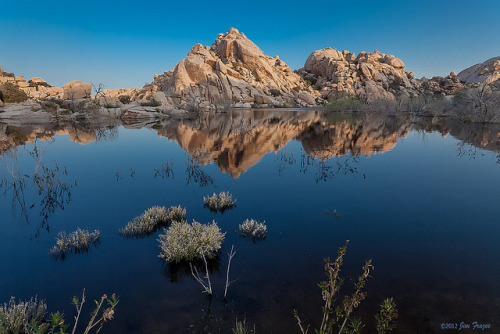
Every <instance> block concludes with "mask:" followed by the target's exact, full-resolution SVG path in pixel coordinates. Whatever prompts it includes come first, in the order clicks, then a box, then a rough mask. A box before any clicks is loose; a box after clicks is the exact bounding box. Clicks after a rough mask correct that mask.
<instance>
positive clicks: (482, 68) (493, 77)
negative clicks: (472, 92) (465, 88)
mask: <svg viewBox="0 0 500 334" xmlns="http://www.w3.org/2000/svg"><path fill="white" fill-rule="evenodd" d="M458 78H459V79H460V80H461V81H464V82H465V83H468V84H486V85H489V84H497V85H500V57H495V58H491V59H488V60H487V61H485V62H483V63H479V64H476V65H474V66H471V67H469V68H466V69H465V70H463V71H462V72H460V73H458Z"/></svg>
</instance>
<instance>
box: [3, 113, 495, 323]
mask: <svg viewBox="0 0 500 334" xmlns="http://www.w3.org/2000/svg"><path fill="white" fill-rule="evenodd" d="M499 134H500V127H498V126H494V125H471V124H461V123H455V122H452V121H450V120H446V119H408V118H399V117H382V116H366V115H365V116H353V115H342V114H326V113H323V112H321V111H311V110H296V111H265V110H260V111H245V112H243V111H240V112H232V113H229V114H216V115H210V116H207V115H206V116H203V117H201V118H196V117H189V118H184V119H171V120H165V121H162V122H159V123H154V122H140V121H137V122H133V123H129V124H121V123H118V122H117V121H105V122H100V123H99V124H97V123H95V124H90V123H81V122H80V123H78V124H64V123H61V124H38V125H20V124H2V123H0V148H1V151H2V152H3V161H2V163H1V164H0V165H1V166H2V173H3V176H4V177H3V180H4V183H3V184H2V189H1V190H2V197H0V212H1V218H0V219H1V220H0V254H1V274H0V301H1V302H6V301H8V299H9V298H10V296H16V298H20V299H29V298H30V297H32V296H35V295H37V296H38V297H39V298H42V299H45V300H46V302H47V304H48V306H49V311H55V310H56V309H58V310H61V311H64V312H65V314H66V319H67V321H71V319H72V317H73V315H74V308H73V306H72V305H70V303H71V298H72V296H74V295H80V294H81V292H82V290H83V288H85V289H86V291H87V294H88V300H91V299H92V298H94V299H96V298H99V297H100V295H102V294H103V293H107V294H111V293H113V292H114V293H116V294H118V295H119V296H120V303H119V304H118V309H117V313H116V317H115V319H114V320H113V321H112V322H110V323H108V324H106V326H105V327H104V330H105V332H110V333H123V332H127V333H228V332H231V331H230V328H232V327H233V326H234V322H235V320H236V319H239V320H242V319H244V318H246V322H247V324H250V325H251V326H252V327H253V324H255V327H256V331H257V332H258V333H290V332H299V330H298V327H297V324H296V320H295V319H294V317H293V310H294V309H297V311H298V312H299V314H300V315H301V317H302V320H303V322H304V323H305V324H309V323H310V324H311V327H314V326H315V325H316V327H317V326H318V324H319V321H320V320H321V305H322V299H321V292H320V289H319V288H318V287H317V283H318V282H320V281H322V280H323V279H324V278H325V276H324V269H323V258H325V257H335V256H336V251H337V249H338V247H340V246H342V245H343V244H344V243H345V241H346V240H350V242H349V247H348V250H347V255H346V257H345V264H344V267H343V270H342V276H343V277H344V278H345V287H344V289H343V290H342V291H341V294H340V296H341V297H342V296H344V295H345V294H347V293H349V292H351V291H352V285H353V283H354V281H355V280H356V279H357V276H358V275H359V274H360V273H361V267H362V265H363V264H364V261H365V260H366V259H370V258H371V259H373V264H374V266H375V270H374V271H373V273H372V278H370V279H369V281H368V284H367V287H366V291H367V299H366V300H365V301H363V303H362V304H361V306H360V307H359V309H358V310H357V311H356V316H357V317H361V318H362V320H363V322H364V323H365V324H366V328H365V329H367V332H373V330H372V329H373V328H374V326H375V324H374V314H375V313H376V312H377V310H378V305H379V304H380V303H381V302H382V300H383V299H384V298H386V297H394V298H395V300H396V303H397V305H398V307H397V308H398V310H399V318H398V321H397V332H399V333H438V332H442V330H441V327H440V326H441V323H444V322H446V323H460V322H464V323H472V322H474V321H478V322H480V323H489V324H491V326H492V329H491V330H489V331H490V332H498V331H500V329H499V328H500V321H499V319H500V290H499V289H498V287H497V284H498V281H499V279H500V266H499V261H498V258H499V255H500V246H499V244H498V241H497V238H498V235H499V232H500V225H499V224H498V221H499V220H498V217H499V216H500V206H499V205H498V204H499V199H500V196H499V193H498V189H500V161H499V160H500V155H499V153H498V152H500V137H499ZM35 150H36V151H35ZM34 152H38V155H36V154H34ZM29 153H31V154H32V155H33V156H34V157H33V156H31V155H30V154H29ZM14 158H17V159H18V161H19V174H16V175H20V179H25V181H26V182H25V186H24V187H23V188H22V190H23V191H22V192H20V191H19V189H20V188H19V186H18V187H17V188H16V189H18V191H17V193H16V192H15V191H14V188H13V187H12V177H11V176H10V175H9V173H8V170H14V172H15V173H17V169H16V168H14V169H12V161H13V159H14ZM35 158H36V159H38V160H39V161H40V162H42V163H43V166H45V167H46V168H48V170H50V171H55V172H54V174H53V176H54V177H53V178H52V179H50V178H49V179H50V180H51V181H57V182H55V183H49V184H50V186H45V187H42V188H41V189H39V188H37V187H36V186H35V185H34V184H33V182H31V179H28V178H27V177H24V176H23V175H24V174H26V175H32V174H33V172H34V168H35V167H36V163H35V161H36V159H35ZM167 163H168V167H169V168H165V166H167ZM162 166H163V167H162ZM56 167H59V170H56ZM39 168H40V167H39ZM39 190H40V191H39ZM220 191H229V192H231V194H233V196H234V197H235V198H236V199H237V204H238V205H237V207H236V208H235V209H232V210H229V211H226V212H225V213H224V214H222V215H221V214H220V213H218V214H214V213H212V212H210V211H209V210H208V209H206V208H203V196H206V195H211V194H212V193H213V192H220ZM153 205H161V206H167V207H168V206H171V205H181V206H183V207H186V209H187V218H188V220H192V219H196V220H197V221H200V222H203V223H206V222H210V221H212V220H216V221H217V222H218V224H219V226H220V227H221V229H222V230H223V231H225V232H227V234H226V239H225V242H224V244H223V247H222V250H221V252H220V256H219V259H218V261H216V263H214V264H212V265H213V268H212V275H211V279H212V282H213V284H214V296H213V297H212V298H211V299H208V298H207V297H206V295H204V294H202V293H201V290H202V287H201V286H200V285H199V284H198V283H197V282H196V281H195V280H194V279H193V278H192V277H191V276H190V272H189V271H188V270H186V268H174V267H172V266H169V265H167V264H165V263H163V262H162V261H161V260H160V258H159V257H158V254H159V247H158V242H157V238H158V234H156V235H154V236H151V237H147V238H143V239H125V238H123V237H121V236H120V235H119V234H118V229H119V228H121V227H123V226H125V225H126V223H127V222H128V221H130V220H131V219H133V218H134V217H135V216H137V215H139V214H140V213H142V212H143V211H144V210H145V209H147V208H149V207H151V206H153ZM334 210H335V214H334V213H333V212H334ZM247 218H254V219H257V220H261V221H262V220H265V221H266V223H267V225H268V236H267V239H266V240H263V241H256V242H252V240H249V239H244V238H241V237H240V236H239V231H238V224H240V223H242V222H243V221H244V220H245V219H247ZM77 227H80V228H85V229H89V230H93V229H100V230H101V238H102V241H101V244H100V245H99V246H98V247H97V248H94V249H92V250H91V251H90V252H89V253H88V254H80V255H70V256H68V257H67V258H66V259H64V261H61V260H55V259H54V258H52V257H51V256H50V255H49V253H48V251H49V249H50V247H52V245H54V243H55V237H56V236H57V233H58V232H60V231H66V232H71V231H74V230H76V228H77ZM231 245H234V248H235V251H236V256H235V257H234V259H233V262H232V264H231V272H230V276H231V278H232V279H236V281H235V282H234V283H233V284H232V285H231V286H230V287H229V292H228V300H227V303H225V302H224V298H223V293H224V284H225V274H226V272H225V269H226V266H227V260H228V256H227V253H228V252H229V251H230V249H231ZM87 307H90V303H89V304H88V305H87ZM87 312H90V311H89V308H87Z"/></svg>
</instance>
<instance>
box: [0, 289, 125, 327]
mask: <svg viewBox="0 0 500 334" xmlns="http://www.w3.org/2000/svg"><path fill="white" fill-rule="evenodd" d="M118 301H119V298H118V297H117V296H116V295H115V294H113V295H112V296H111V298H108V296H107V295H106V294H104V295H103V296H102V297H101V299H100V300H99V301H97V300H96V301H95V305H96V306H95V309H94V310H93V311H92V312H91V313H90V320H89V322H88V324H87V326H86V327H85V330H84V332H83V333H84V334H88V333H90V332H91V331H92V329H94V328H95V329H96V331H95V333H99V332H100V331H101V329H102V327H103V325H104V323H105V322H107V321H109V320H112V319H113V316H114V314H115V309H116V305H117V304H118ZM104 302H106V303H107V304H108V308H106V309H104V310H102V311H101V309H102V308H103V304H104ZM84 303H85V289H83V294H82V300H81V301H80V299H79V298H78V297H76V296H75V297H73V302H72V304H73V305H75V307H76V312H77V315H76V316H75V318H74V319H75V323H74V325H73V330H72V332H71V333H72V334H74V333H75V332H76V329H77V327H78V321H79V319H80V315H81V313H82V308H83V304H84ZM46 312H47V305H46V304H45V302H44V301H40V302H38V301H37V299H36V298H35V299H33V298H31V299H30V300H29V301H27V302H22V301H19V303H16V301H15V298H14V297H11V299H10V301H9V303H7V304H4V305H3V306H2V305H0V333H6V334H24V333H26V334H28V333H30V334H45V333H46V334H54V333H60V334H65V333H67V332H66V330H67V329H68V327H69V326H70V324H69V323H65V321H64V313H61V312H59V311H57V312H55V313H51V314H50V317H49V318H47V317H46ZM99 312H101V313H100V314H99Z"/></svg>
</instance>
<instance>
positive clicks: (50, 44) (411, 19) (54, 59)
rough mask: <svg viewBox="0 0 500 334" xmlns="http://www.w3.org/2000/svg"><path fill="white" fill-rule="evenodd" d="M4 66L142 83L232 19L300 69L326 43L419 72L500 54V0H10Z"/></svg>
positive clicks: (109, 83) (52, 78)
mask: <svg viewBox="0 0 500 334" xmlns="http://www.w3.org/2000/svg"><path fill="white" fill-rule="evenodd" d="M0 10H1V13H2V14H1V15H0V39H1V43H2V47H1V52H0V65H3V66H4V67H5V69H6V70H7V71H9V72H14V73H15V74H16V75H19V74H23V75H24V76H25V77H26V78H27V79H29V78H31V77H42V78H43V79H45V80H46V81H47V82H48V83H49V84H51V85H55V86H62V85H64V84H65V83H67V82H69V81H72V80H81V81H84V82H88V83H91V82H92V83H94V84H98V83H100V82H102V83H103V84H104V85H105V87H106V89H116V88H129V87H142V86H143V85H144V84H145V83H146V82H148V83H149V82H151V81H152V80H153V75H154V74H161V73H163V72H164V71H168V70H170V69H172V68H173V67H175V65H176V64H177V63H178V62H179V61H181V60H182V59H183V58H184V57H185V56H186V55H187V53H188V52H189V50H190V49H191V47H192V46H193V45H194V44H196V43H201V44H203V45H211V43H213V42H214V41H215V39H216V38H217V35H218V34H219V33H225V32H227V31H228V30H229V28H230V27H235V28H237V29H238V30H239V31H240V32H243V33H245V35H246V36H247V37H248V38H249V39H250V40H252V41H253V42H254V43H255V44H257V46H259V47H260V48H261V49H262V50H263V51H264V53H265V54H267V55H269V56H275V55H279V57H280V59H282V60H283V61H285V62H286V63H287V64H288V65H289V66H290V67H291V68H292V69H293V70H296V69H299V68H301V67H303V66H304V63H305V61H306V59H307V57H308V56H309V55H310V53H311V52H313V51H315V50H319V49H322V48H325V47H328V46H330V47H333V48H336V49H338V50H349V51H351V52H355V53H356V54H357V53H359V52H361V51H367V52H373V51H374V50H375V49H377V50H379V51H380V52H382V53H387V54H392V55H394V56H396V57H398V58H400V59H401V60H402V61H403V62H404V63H405V69H406V71H410V72H411V71H413V72H415V76H416V77H417V78H420V77H423V76H426V77H432V76H436V75H440V76H446V75H448V74H449V73H450V72H451V71H455V72H457V73H458V72H460V71H461V70H463V69H465V68H467V67H469V66H472V65H474V64H477V63H480V62H483V61H485V60H487V59H490V58H492V57H497V56H500V38H499V37H498V32H499V31H500V20H499V19H498V17H499V15H500V2H498V1H495V0H484V1H475V2H472V1H463V0H457V1H448V0H443V1H439V0H434V1H427V0H426V1H383V2H371V1H358V2H356V3H355V4H353V3H352V2H345V1H343V2H340V1H318V2H305V3H304V2H296V1H289V2H269V1H262V0H257V1H253V2H251V5H250V3H240V2H201V1H190V2H186V1H182V2H181V1H176V2H166V1H149V2H141V3H138V2H134V1H129V0H123V1H115V0H110V1H106V2H103V3H100V2H78V3H68V2H63V1H59V0H57V1H52V2H50V3H47V2H39V1H32V0H28V1H22V2H21V1H13V0H4V1H3V3H2V6H1V9H0Z"/></svg>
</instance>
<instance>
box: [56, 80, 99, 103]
mask: <svg viewBox="0 0 500 334" xmlns="http://www.w3.org/2000/svg"><path fill="white" fill-rule="evenodd" d="M62 88H63V91H64V94H63V99H65V100H73V99H88V98H90V97H91V96H92V95H91V92H92V87H91V86H90V85H89V84H88V83H85V82H81V81H78V80H75V81H71V82H68V83H67V84H65V85H64V86H63V87H62Z"/></svg>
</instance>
